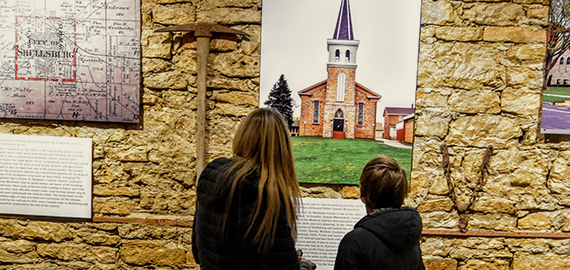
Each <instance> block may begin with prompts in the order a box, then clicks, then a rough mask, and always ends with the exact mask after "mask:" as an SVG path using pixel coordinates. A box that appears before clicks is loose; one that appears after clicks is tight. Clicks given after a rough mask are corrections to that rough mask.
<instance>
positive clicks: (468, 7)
mask: <svg viewBox="0 0 570 270" xmlns="http://www.w3.org/2000/svg"><path fill="white" fill-rule="evenodd" d="M548 11H549V3H548V1H543V0H512V1H511V0H509V1H502V0H493V1H471V0H465V1H431V0H424V1H423V4H422V20H421V38H420V53H419V71H418V82H417V83H418V91H417V100H416V104H417V110H416V129H415V138H414V150H413V165H412V166H413V170H412V173H411V176H412V179H411V181H412V189H413V190H412V193H411V196H410V198H409V200H408V204H410V205H412V206H415V207H417V208H418V210H419V211H420V212H421V214H422V218H423V221H424V229H427V230H436V231H441V230H454V231H457V228H458V227H457V226H458V222H459V219H458V213H457V210H456V208H455V206H454V205H453V202H452V201H451V199H450V195H449V191H448V187H447V183H446V178H445V176H444V171H443V169H442V166H441V164H442V152H441V150H440V146H441V145H442V144H446V145H448V146H449V154H450V161H451V177H452V179H453V181H454V183H455V184H456V189H457V190H458V195H459V200H460V202H461V203H465V202H466V201H467V200H468V198H469V196H470V195H471V192H472V190H473V189H474V188H475V185H476V182H477V180H478V178H479V172H480V166H481V162H482V159H483V153H484V151H485V148H486V147H487V146H488V145H493V147H494V151H493V155H492V157H491V159H490V172H489V175H487V176H486V177H485V185H484V187H483V192H482V193H481V194H480V196H479V198H478V200H476V201H475V203H474V204H473V205H472V207H471V208H470V211H469V212H468V214H467V217H468V219H469V221H468V226H467V229H468V231H471V232H473V231H475V232H485V233H488V235H491V236H485V237H480V236H479V237H467V236H464V237H457V236H433V235H431V236H430V235H426V236H425V237H424V238H423V242H422V250H423V254H424V259H425V261H426V266H427V268H428V269H570V258H569V257H568V254H569V251H570V250H569V249H568V247H569V246H570V239H568V238H567V237H568V234H564V233H567V232H569V231H570V208H569V206H570V182H569V181H568V176H570V174H569V173H568V172H570V167H569V165H570V160H569V158H570V155H569V153H570V152H569V151H570V141H563V142H561V143H548V141H549V138H548V137H545V136H544V135H541V134H540V133H539V131H538V128H539V124H540V110H541V85H542V80H543V59H544V56H545V45H544V44H545V39H546V28H547V18H548ZM497 232H498V233H497ZM521 232H531V233H538V234H537V235H538V236H536V237H535V236H533V237H524V236H521V234H519V236H518V237H510V236H509V235H513V233H515V234H516V233H521ZM493 233H495V234H493ZM500 233H506V234H503V235H506V236H504V237H501V234H500ZM509 233H510V234H509ZM541 233H542V234H541ZM468 235H469V234H468ZM492 235H494V236H492ZM558 236H562V238H561V239H554V238H556V237H558ZM564 237H566V238H564Z"/></svg>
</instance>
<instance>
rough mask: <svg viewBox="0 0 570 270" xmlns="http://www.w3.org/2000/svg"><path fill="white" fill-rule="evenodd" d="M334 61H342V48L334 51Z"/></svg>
mask: <svg viewBox="0 0 570 270" xmlns="http://www.w3.org/2000/svg"><path fill="white" fill-rule="evenodd" d="M334 61H335V62H338V61H340V50H336V51H335V52H334Z"/></svg>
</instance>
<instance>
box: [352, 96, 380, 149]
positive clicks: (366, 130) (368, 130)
mask: <svg viewBox="0 0 570 270" xmlns="http://www.w3.org/2000/svg"><path fill="white" fill-rule="evenodd" d="M358 103H364V119H363V120H364V121H363V125H362V126H359V125H358ZM375 112H376V102H371V101H370V100H369V99H368V97H367V95H366V94H364V93H362V92H359V91H357V92H356V115H355V118H354V123H356V124H357V125H356V126H355V127H354V137H355V138H363V139H374V129H375V127H376V121H375V120H376V118H375V114H374V113H375Z"/></svg>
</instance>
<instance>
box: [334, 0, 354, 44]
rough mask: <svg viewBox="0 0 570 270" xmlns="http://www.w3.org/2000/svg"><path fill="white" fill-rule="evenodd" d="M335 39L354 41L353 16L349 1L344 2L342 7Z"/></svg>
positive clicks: (343, 0) (344, 0) (335, 30)
mask: <svg viewBox="0 0 570 270" xmlns="http://www.w3.org/2000/svg"><path fill="white" fill-rule="evenodd" d="M333 39H342V40H354V35H353V33H352V16H351V15H350V4H349V3H348V0H342V3H341V5H340V11H339V12H338V19H337V21H336V27H335V29H334V34H333Z"/></svg>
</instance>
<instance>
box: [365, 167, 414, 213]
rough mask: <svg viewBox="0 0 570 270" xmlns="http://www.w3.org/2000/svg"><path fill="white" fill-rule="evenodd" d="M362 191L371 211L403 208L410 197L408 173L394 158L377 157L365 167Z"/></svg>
mask: <svg viewBox="0 0 570 270" xmlns="http://www.w3.org/2000/svg"><path fill="white" fill-rule="evenodd" d="M360 189H362V191H363V195H364V196H363V199H364V203H365V204H366V206H368V207H369V208H371V209H377V208H388V207H392V208H398V207H401V206H402V204H404V199H405V198H406V196H407V195H408V180H407V179H406V172H405V171H404V170H403V169H402V168H401V167H400V165H398V162H396V160H394V159H393V158H391V157H387V156H377V157H375V158H373V159H372V160H370V161H369V162H368V163H367V164H366V166H364V169H363V170H362V174H361V175H360Z"/></svg>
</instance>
